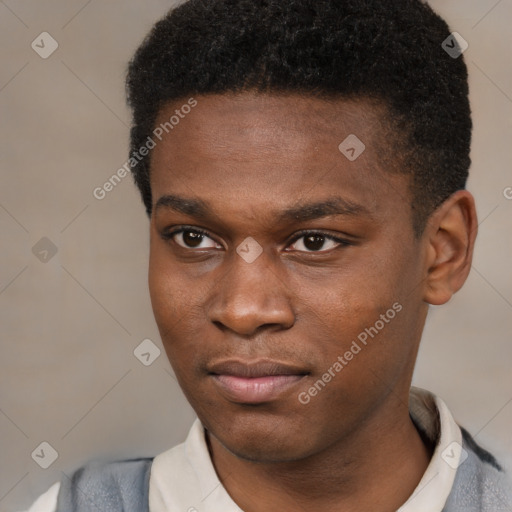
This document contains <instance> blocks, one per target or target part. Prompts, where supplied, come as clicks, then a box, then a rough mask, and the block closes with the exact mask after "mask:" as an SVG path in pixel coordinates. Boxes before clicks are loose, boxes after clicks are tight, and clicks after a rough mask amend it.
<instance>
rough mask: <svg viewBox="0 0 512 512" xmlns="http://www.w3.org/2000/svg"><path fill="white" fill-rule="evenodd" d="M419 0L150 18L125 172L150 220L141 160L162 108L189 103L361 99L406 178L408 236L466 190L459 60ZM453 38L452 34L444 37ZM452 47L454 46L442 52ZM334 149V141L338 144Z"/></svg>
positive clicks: (189, 10) (244, 2)
mask: <svg viewBox="0 0 512 512" xmlns="http://www.w3.org/2000/svg"><path fill="white" fill-rule="evenodd" d="M449 37H450V29H449V28H448V25H447V24H446V22H445V21H444V20H443V19H442V18H441V17H439V16H438V15H437V14H436V13H435V12H434V11H433V10H432V9H431V7H429V6H428V5H427V4H426V3H424V2H423V1H421V0H188V1H186V2H184V3H182V4H180V5H178V6H176V7H175V8H173V9H171V10H170V11H169V12H168V14H167V15H166V16H165V17H164V18H162V19H161V20H160V21H158V22H157V23H156V24H155V25H154V27H153V28H152V30H151V31H150V33H149V34H148V35H147V36H146V38H145V40H144V41H143V43H142V44H141V46H140V47H139V48H138V49H137V51H136V53H135V55H134V56H133V58H132V60H131V61H130V63H129V66H128V73H127V77H126V91H127V98H128V104H129V106H130V107H131V109H132V112H133V124H132V128H131V135H130V138H131V141H130V155H131V157H133V155H134V154H135V153H137V156H138V158H139V160H138V161H137V164H136V165H135V166H134V167H133V169H132V172H133V175H134V179H135V182H136V184H137V186H138V188H139V190H140V192H141V195H142V199H143V202H144V204H145V207H146V211H147V213H148V215H151V209H152V205H151V203H152V198H151V188H150V182H149V172H150V156H151V155H150V153H149V154H148V155H147V156H146V157H144V158H142V159H141V157H140V155H139V154H138V151H139V149H140V148H141V147H142V146H143V145H144V144H145V143H146V141H147V140H148V137H149V136H151V134H152V131H153V130H154V128H155V126H154V124H155V121H156V118H157V115H158V113H159V111H160V109H161V108H162V107H163V106H164V105H165V104H166V103H168V102H170V101H176V100H179V99H186V98H187V97H191V96H192V95H199V94H223V93H229V92H231V93H241V92H245V91H258V92H262V93H297V94H301V95H311V96H318V97H320V98H321V97H325V98H331V99H332V98H333V97H334V98H339V99H359V98H361V99H365V98H366V99H368V100H371V101H377V102H380V104H382V105H383V106H384V107H385V109H386V112H387V116H386V117H387V122H388V124H389V127H390V130H389V132H390V136H391V139H390V140H389V138H388V141H387V142H386V144H388V145H389V149H390V150H392V149H397V150H398V151H395V153H399V156H401V163H400V165H399V168H400V169H399V170H400V172H403V173H406V174H409V175H411V176H412V178H411V181H410V183H411V197H412V203H411V207H412V209H413V226H414V231H415V233H416V235H419V234H421V232H422V231H423V229H424V226H425V222H426V220H427V218H428V216H429V215H430V214H431V213H432V212H433V211H434V210H435V209H436V208H437V207H438V206H439V205H440V204H441V203H442V202H443V201H445V200H446V199H447V198H448V197H449V196H450V195H452V194H453V193H454V192H456V191H457V190H460V189H464V188H465V186H466V180H467V177H468V170H469V166H470V163H471V160H470V156H469V153H470V145H471V130H472V121H471V110H470V105H469V98H468V74H467V68H466V64H465V63H464V60H463V56H462V55H459V56H458V57H457V58H455V57H454V56H453V54H452V55H449V53H448V52H447V51H445V49H444V48H443V46H442V43H443V42H444V41H446V40H447V38H449ZM452 37H453V36H452ZM454 45H456V46H455V47H456V48H459V46H458V43H457V41H456V40H454V39H453V40H450V46H454ZM340 142H341V141H340Z"/></svg>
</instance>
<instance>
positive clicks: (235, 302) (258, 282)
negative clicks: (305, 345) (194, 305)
mask: <svg viewBox="0 0 512 512" xmlns="http://www.w3.org/2000/svg"><path fill="white" fill-rule="evenodd" d="M226 263H227V264H228V265H229V267H228V269H227V271H226V273H225V274H224V277H223V278H222V280H221V282H220V283H219V284H218V286H217V287H216V292H215V295H214V296H213V298H212V302H211V305H210V308H209V313H208V314H209V319H210V321H211V322H212V323H214V324H215V325H217V327H219V328H220V329H223V330H225V329H229V330H231V331H233V332H235V333H237V334H238V335H240V336H250V335H252V334H254V333H256V331H258V330H261V329H263V328H271V327H272V328H275V329H289V328H290V327H291V326H292V325H293V324H294V322H295V314H294V312H293V308H292V300H291V299H292V296H293V293H292V291H291V289H290V288H289V287H288V286H287V284H286V275H285V272H283V270H282V269H279V266H278V265H275V264H272V262H271V261H270V258H269V257H267V255H266V254H265V252H263V253H262V254H261V255H260V256H259V257H258V258H257V259H256V261H253V262H252V263H248V262H247V261H245V260H244V259H243V258H241V257H240V256H238V254H235V255H234V256H233V258H231V259H230V261H229V262H226Z"/></svg>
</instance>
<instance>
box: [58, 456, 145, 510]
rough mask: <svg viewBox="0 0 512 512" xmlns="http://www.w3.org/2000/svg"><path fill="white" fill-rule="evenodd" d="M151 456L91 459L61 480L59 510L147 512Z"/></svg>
mask: <svg viewBox="0 0 512 512" xmlns="http://www.w3.org/2000/svg"><path fill="white" fill-rule="evenodd" d="M152 462H153V459H152V458H140V459H128V460H122V461H116V462H90V463H88V464H86V465H85V466H82V467H81V468H79V469H77V470H76V471H75V472H74V473H73V474H72V475H71V477H69V478H65V479H63V480H62V482H61V486H60V491H59V495H58V499H57V510H56V512H85V511H90V510H103V509H104V508H105V505H106V504H108V505H109V508H108V510H109V511H112V512H114V511H117V510H119V511H123V512H132V511H133V512H147V511H148V494H149V475H150V470H151V464H152Z"/></svg>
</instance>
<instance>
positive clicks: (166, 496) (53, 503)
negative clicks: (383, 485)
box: [27, 387, 462, 512]
mask: <svg viewBox="0 0 512 512" xmlns="http://www.w3.org/2000/svg"><path fill="white" fill-rule="evenodd" d="M409 412H410V415H411V417H412V418H413V420H414V422H415V423H416V425H417V426H418V427H420V428H421V429H422V430H423V431H424V432H425V434H426V435H427V436H428V437H429V439H431V440H432V441H434V442H436V441H437V443H436V445H435V449H434V454H433V456H432V459H431V461H430V464H429V466H428V467H427V470H426V471H425V473H424V475H423V477H422V479H421V481H420V482H419V484H418V485H417V487H416V489H415V490H414V492H413V494H412V495H411V496H410V497H409V499H408V500H407V501H406V503H404V504H403V505H402V506H401V507H400V508H399V509H398V511H397V512H442V510H443V507H444V504H445V502H446V500H447V498H448V495H449V494H450V491H451V489H452V486H453V482H454V480H455V474H456V472H457V469H456V468H457V467H458V462H459V457H460V455H461V452H460V451H459V450H457V447H458V446H461V445H462V433H461V430H460V428H459V426H458V425H457V423H456V422H455V420H454V419H453V416H452V415H451V413H450V411H449V410H448V407H447V406H446V404H445V403H444V402H443V401H442V400H441V399H440V398H438V397H436V396H434V395H433V394H432V393H430V392H428V391H425V390H422V389H419V388H415V387H412V388H411V393H410V398H409ZM447 457H449V460H448V459H447ZM447 460H448V462H447ZM59 488H60V484H59V483H56V484H54V485H53V486H52V487H51V488H50V489H49V490H48V491H47V492H46V493H45V494H43V495H42V496H40V497H39V499H38V500H37V501H36V502H35V503H34V504H33V505H32V507H31V508H30V509H29V510H28V511H27V512H55V511H56V508H57V497H58V493H59ZM149 510H150V512H169V511H172V510H181V511H184V512H243V511H242V509H240V507H238V505H237V504H236V503H235V502H234V501H233V500H232V499H231V497H230V496H229V494H228V493H227V491H226V489H225V488H224V486H223V485H222V484H221V483H220V481H219V478H218V477H217V474H216V472H215V468H214V466H213V463H212V460H211V458H210V454H209V452H208V447H207V445H206V438H205V431H204V427H203V425H202V424H201V422H200V421H199V419H196V420H195V421H194V423H193V425H192V427H191V429H190V431H189V434H188V437H187V439H186V441H185V442H184V443H182V444H179V445H177V446H175V447H174V448H171V449H170V450H167V451H165V452H163V453H161V454H160V455H157V456H156V457H155V459H154V460H153V464H152V466H151V473H150V479H149Z"/></svg>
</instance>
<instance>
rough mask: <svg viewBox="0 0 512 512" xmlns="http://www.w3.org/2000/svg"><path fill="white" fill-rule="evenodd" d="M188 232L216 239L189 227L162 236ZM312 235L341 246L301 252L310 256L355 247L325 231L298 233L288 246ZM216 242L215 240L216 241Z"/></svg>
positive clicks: (169, 237) (198, 229)
mask: <svg viewBox="0 0 512 512" xmlns="http://www.w3.org/2000/svg"><path fill="white" fill-rule="evenodd" d="M187 231H190V232H192V233H197V234H200V235H204V236H207V237H208V238H211V239H212V240H214V238H212V237H211V235H210V234H209V233H208V232H207V231H205V230H203V229H201V228H195V227H194V228H193V227H187V226H181V227H180V228H178V229H175V230H173V231H169V232H164V233H162V234H161V236H162V238H163V239H164V240H172V238H173V237H174V236H175V235H178V234H180V233H184V232H187ZM311 235H320V236H322V237H324V238H325V239H327V240H330V241H332V242H336V243H338V244H340V245H339V246H338V247H335V248H333V249H330V250H328V251H299V252H302V253H304V252H305V253H309V254H315V253H317V254H321V253H324V252H325V253H327V252H331V251H333V250H336V249H339V248H340V247H347V246H350V245H354V244H353V243H351V242H349V241H348V240H345V239H343V238H338V237H336V236H334V235H330V234H329V233H325V232H323V231H314V230H313V231H312V230H306V229H304V230H302V231H298V232H297V233H296V234H295V236H294V237H293V238H292V240H291V241H290V242H289V243H288V245H292V244H294V243H295V242H296V241H297V240H300V239H301V238H303V237H307V236H311ZM214 241H215V240H214ZM179 247H181V246H179ZM181 248H182V249H185V248H184V247H181ZM189 250H191V251H193V250H194V249H193V248H189Z"/></svg>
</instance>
